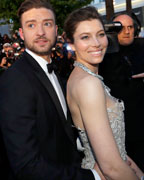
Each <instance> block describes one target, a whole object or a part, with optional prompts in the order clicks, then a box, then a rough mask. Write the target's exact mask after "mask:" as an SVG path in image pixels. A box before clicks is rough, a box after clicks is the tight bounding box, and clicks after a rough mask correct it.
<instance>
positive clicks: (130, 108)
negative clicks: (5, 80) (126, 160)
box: [99, 13, 144, 169]
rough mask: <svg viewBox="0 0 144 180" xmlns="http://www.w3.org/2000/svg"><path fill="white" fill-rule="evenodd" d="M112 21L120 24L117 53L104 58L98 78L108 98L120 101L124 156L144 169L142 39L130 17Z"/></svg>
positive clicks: (108, 54) (126, 14) (125, 15)
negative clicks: (102, 80) (122, 117)
mask: <svg viewBox="0 0 144 180" xmlns="http://www.w3.org/2000/svg"><path fill="white" fill-rule="evenodd" d="M113 21H114V22H115V21H119V22H121V24H122V30H121V31H120V32H119V33H118V35H117V38H118V42H119V51H118V52H114V53H107V54H106V56H105V58H104V60H103V62H102V63H101V64H100V66H99V74H100V75H102V76H103V77H104V82H105V83H106V84H107V86H108V87H109V88H110V89H111V94H112V95H113V96H115V97H117V98H119V99H121V100H123V101H124V104H125V111H124V113H125V125H126V149H127V153H128V155H129V156H130V157H131V158H132V159H133V160H134V161H135V162H136V163H137V165H138V166H139V167H140V168H141V169H144V155H143V153H144V146H143V143H144V133H143V127H144V82H143V78H144V39H143V38H138V37H136V36H137V35H138V32H137V31H138V29H137V28H138V27H137V26H138V25H137V24H136V22H135V19H133V16H132V15H131V14H128V13H121V14H118V15H116V16H115V17H114V18H113Z"/></svg>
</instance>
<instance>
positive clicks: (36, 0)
mask: <svg viewBox="0 0 144 180" xmlns="http://www.w3.org/2000/svg"><path fill="white" fill-rule="evenodd" d="M33 8H36V9H39V8H46V9H48V10H51V11H52V12H53V13H54V17H55V12H54V9H53V8H52V5H51V4H50V2H49V1H48V0H25V1H24V2H23V3H22V4H21V5H20V7H19V9H18V13H17V15H18V17H19V21H20V24H21V16H22V14H23V13H24V12H26V11H28V10H30V9H33Z"/></svg>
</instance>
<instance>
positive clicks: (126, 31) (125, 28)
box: [123, 26, 130, 34]
mask: <svg viewBox="0 0 144 180" xmlns="http://www.w3.org/2000/svg"><path fill="white" fill-rule="evenodd" d="M123 31H124V32H125V33H126V34H128V33H129V32H130V29H129V27H126V26H124V27H123Z"/></svg>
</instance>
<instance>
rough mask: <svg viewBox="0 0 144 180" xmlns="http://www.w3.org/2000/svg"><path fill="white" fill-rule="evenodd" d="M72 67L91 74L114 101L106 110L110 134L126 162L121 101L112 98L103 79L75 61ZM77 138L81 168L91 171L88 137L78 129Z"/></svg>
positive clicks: (92, 161)
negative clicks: (79, 144) (81, 158)
mask: <svg viewBox="0 0 144 180" xmlns="http://www.w3.org/2000/svg"><path fill="white" fill-rule="evenodd" d="M74 66H78V67H80V68H82V69H83V70H84V71H86V72H87V73H89V74H91V75H92V76H95V77H96V78H99V79H100V80H101V82H102V85H103V88H104V90H105V93H106V94H107V95H108V96H109V97H110V98H111V99H112V100H113V101H114V106H113V107H111V108H107V112H108V117H109V121H110V125H111V128H112V132H113V135H114V138H115V141H116V144H117V146H118V149H119V152H120V155H121V157H122V159H123V160H126V155H127V153H126V150H125V123H124V113H123V111H124V104H123V101H119V100H118V99H116V98H114V97H112V96H111V94H110V89H109V88H108V87H107V86H106V85H105V84H104V83H103V78H102V77H101V76H99V75H97V74H95V73H93V72H92V71H91V70H89V69H88V68H87V67H85V66H84V65H83V64H81V63H79V62H77V61H75V63H74ZM77 129H78V132H79V138H80V141H81V143H82V146H83V148H82V149H83V151H84V154H85V157H84V158H83V160H82V164H81V166H82V168H85V169H91V168H93V167H94V164H95V160H96V158H95V157H94V153H93V151H92V148H91V146H90V143H89V140H88V136H87V134H86V131H85V130H81V129H79V128H77Z"/></svg>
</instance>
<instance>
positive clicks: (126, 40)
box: [114, 15, 134, 46]
mask: <svg viewBox="0 0 144 180" xmlns="http://www.w3.org/2000/svg"><path fill="white" fill-rule="evenodd" d="M114 21H120V22H121V23H122V26H123V28H122V30H121V31H120V32H119V33H118V41H119V43H120V44H121V45H123V46H127V45H130V44H131V43H132V42H133V40H134V23H133V20H132V18H131V17H130V16H128V15H120V16H118V17H116V18H115V19H114Z"/></svg>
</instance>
